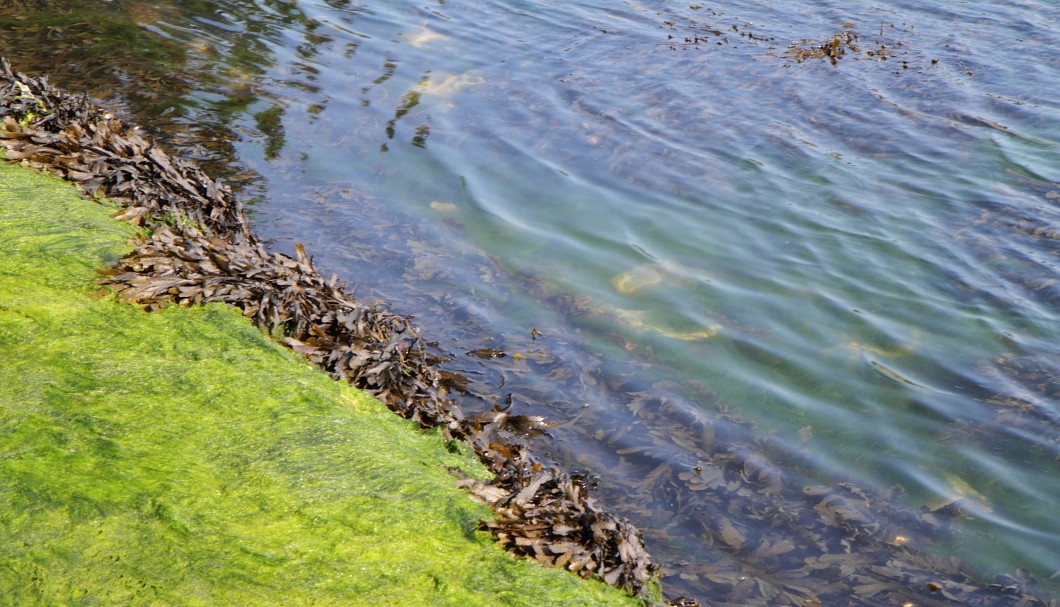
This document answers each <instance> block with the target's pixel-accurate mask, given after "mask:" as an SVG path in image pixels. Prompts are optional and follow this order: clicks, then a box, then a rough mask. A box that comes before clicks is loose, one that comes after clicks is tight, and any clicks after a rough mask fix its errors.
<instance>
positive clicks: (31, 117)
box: [0, 61, 1057, 607]
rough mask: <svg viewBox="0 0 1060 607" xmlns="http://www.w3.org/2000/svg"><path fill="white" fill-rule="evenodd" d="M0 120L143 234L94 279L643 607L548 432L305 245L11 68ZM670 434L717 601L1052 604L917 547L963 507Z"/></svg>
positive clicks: (640, 582) (606, 528)
mask: <svg viewBox="0 0 1060 607" xmlns="http://www.w3.org/2000/svg"><path fill="white" fill-rule="evenodd" d="M0 117H2V118H3V126H2V128H0V145H3V146H5V147H6V148H7V158H8V159H9V160H19V161H22V162H23V163H25V164H29V165H31V166H36V167H39V168H44V169H48V170H51V171H54V172H57V173H59V174H60V175H62V176H64V177H65V178H67V179H69V180H71V181H74V182H77V183H78V184H79V185H80V187H81V188H82V189H83V190H84V191H85V192H86V193H87V194H88V195H89V196H106V197H108V198H111V199H113V200H115V201H117V202H118V203H120V204H121V205H122V207H123V208H122V210H121V211H120V212H119V213H118V214H117V216H118V217H120V218H122V219H126V220H128V221H131V222H133V223H135V224H137V225H141V226H144V227H145V228H147V229H148V230H149V236H145V237H142V238H141V239H140V240H139V241H138V242H137V243H136V245H137V248H136V250H134V251H133V252H131V253H129V254H128V255H126V256H125V257H124V258H123V259H121V260H119V261H118V262H116V263H115V264H113V267H112V268H110V269H109V270H106V274H107V275H106V276H105V277H104V278H103V279H102V280H101V283H102V284H104V285H107V286H109V287H110V288H112V289H114V290H115V291H117V292H118V295H119V297H120V298H121V299H122V300H124V301H128V302H131V303H136V304H140V305H142V306H144V307H145V308H146V309H148V310H152V309H155V308H159V307H162V306H165V305H167V304H170V303H176V304H180V305H194V304H198V303H203V302H213V301H219V302H225V303H228V304H230V305H233V306H235V307H237V308H239V309H241V310H242V312H243V313H244V314H245V315H246V316H248V317H250V318H251V319H253V320H254V322H255V323H256V324H257V325H258V326H259V327H261V328H262V329H263V330H264V331H266V332H268V333H270V334H271V335H273V336H275V337H276V338H277V339H279V340H282V341H283V343H285V344H287V345H288V346H289V347H291V348H292V349H293V350H295V351H296V352H299V353H301V354H303V355H305V356H306V357H308V358H310V359H311V360H313V361H314V362H316V363H317V364H319V365H320V366H321V367H323V368H324V369H325V370H326V371H327V372H328V373H330V374H331V375H332V376H334V377H335V378H338V379H344V380H348V381H350V382H351V383H353V384H354V385H356V386H357V387H359V388H361V389H363V390H365V391H367V392H369V393H371V394H374V395H376V396H377V397H378V398H379V399H380V400H382V401H383V402H384V403H386V404H387V405H388V406H389V407H390V408H391V409H392V410H394V411H395V412H397V413H398V414H400V415H402V416H403V417H406V418H409V419H412V420H416V421H417V422H419V423H420V424H421V425H422V426H424V427H434V428H439V429H440V430H441V431H442V432H443V433H444V435H445V436H446V437H447V438H449V439H454V440H462V441H466V442H467V443H468V444H470V445H471V446H472V447H473V448H474V450H475V452H476V453H477V454H478V456H479V458H480V459H481V460H482V461H483V462H484V463H485V465H486V466H487V468H488V469H489V470H490V471H491V472H492V473H493V474H494V478H493V480H491V481H489V482H483V481H479V480H475V479H472V478H469V477H467V475H462V474H461V473H460V472H459V471H454V474H456V475H457V476H458V477H459V478H460V480H459V481H458V483H459V484H460V485H461V486H463V487H465V488H467V489H468V490H469V491H470V492H471V494H472V495H473V496H475V497H476V498H477V499H479V500H481V501H483V502H485V503H487V504H489V505H490V506H491V507H492V509H493V511H494V512H495V513H496V519H495V520H490V521H485V522H483V523H481V528H482V529H485V530H488V531H489V532H490V533H492V534H493V535H494V536H495V537H496V538H497V539H498V540H499V541H500V542H501V543H502V544H503V545H504V546H505V547H507V548H508V549H509V550H510V551H512V552H514V553H515V554H518V555H522V556H526V557H530V558H534V559H536V560H538V561H540V562H543V563H545V564H549V565H553V566H557V567H563V568H565V569H567V570H570V571H573V572H576V573H577V574H579V575H581V576H583V577H599V578H600V579H602V580H603V581H605V582H606V583H608V584H611V585H613V586H616V587H619V588H623V589H625V590H626V591H628V592H629V593H630V594H632V595H634V596H640V597H643V598H645V599H646V600H649V601H650V600H651V599H650V597H649V595H650V594H651V593H652V592H654V589H655V588H656V585H655V583H654V582H653V578H654V576H655V575H656V572H657V566H656V565H655V564H654V563H653V562H652V559H651V558H650V556H649V555H648V554H647V552H646V550H645V548H644V545H643V543H642V541H641V537H640V534H639V533H638V531H637V530H636V529H635V528H633V527H632V526H631V525H630V524H629V523H627V522H625V521H623V520H621V519H618V518H616V517H614V516H612V515H611V514H609V513H607V512H605V511H604V510H603V509H602V508H601V507H600V506H599V505H598V504H597V503H596V502H595V501H594V500H593V499H592V498H591V497H589V496H588V489H587V486H586V485H587V483H586V481H585V479H583V478H581V477H579V476H576V475H575V476H571V475H568V474H566V473H565V472H563V471H562V470H560V469H558V468H557V467H556V466H555V465H553V464H551V463H550V462H547V461H544V460H541V459H539V458H538V457H536V456H535V455H534V454H532V453H531V452H530V451H529V450H528V448H527V445H526V442H525V440H524V438H523V437H524V436H525V435H527V434H534V433H537V432H540V431H543V430H544V429H546V428H547V427H548V424H546V423H545V422H544V420H542V419H540V418H537V417H531V416H524V415H515V414H513V413H512V412H511V411H509V410H507V409H500V408H494V409H492V410H490V411H486V412H483V413H477V414H473V415H464V414H463V413H462V412H461V411H460V409H459V408H458V406H457V404H456V403H455V402H454V400H453V399H452V398H450V397H449V394H450V388H452V387H454V384H452V383H451V382H452V381H454V379H453V378H451V377H449V376H448V375H446V374H444V373H442V372H440V371H439V370H438V369H437V367H436V364H437V362H438V361H439V359H438V358H437V357H436V356H434V355H432V354H431V353H430V352H429V350H428V347H427V344H426V343H425V342H424V340H423V339H422V338H420V337H419V336H418V335H417V334H416V331H415V328H414V327H413V326H412V325H411V323H410V321H409V319H408V318H405V317H400V316H395V315H393V314H389V313H388V312H387V311H385V310H383V309H381V308H378V307H372V306H365V305H363V304H361V303H359V302H358V301H357V300H355V299H354V298H353V297H352V296H350V295H348V294H346V293H345V292H344V289H343V285H342V284H341V283H340V282H339V281H338V279H337V278H334V277H332V278H330V279H325V278H324V277H322V276H320V275H319V274H318V273H317V271H316V270H315V268H314V267H313V263H312V260H311V258H310V257H309V255H308V254H307V253H306V251H305V250H303V249H302V248H301V247H296V252H297V253H296V257H295V258H291V257H287V256H285V255H281V254H277V253H269V252H267V251H266V250H265V248H264V246H263V245H262V244H261V242H260V241H259V240H258V239H257V237H256V236H255V235H254V234H253V232H252V231H251V229H250V227H249V224H248V221H247V218H246V216H245V214H244V213H243V210H242V208H241V206H240V204H239V203H238V201H236V200H235V199H234V198H233V196H232V194H231V192H230V191H229V190H228V189H227V188H226V187H224V186H223V185H220V184H217V183H216V182H214V181H213V180H212V179H210V178H209V177H207V176H206V175H205V174H203V173H202V172H201V171H200V170H198V169H197V168H195V167H194V166H192V165H190V164H188V163H186V162H183V161H181V160H178V159H173V158H171V157H170V156H169V155H168V154H166V153H165V152H164V151H163V150H161V149H160V148H159V147H157V146H156V145H154V144H153V143H151V142H150V141H147V140H146V139H145V138H144V137H142V136H141V135H140V134H139V132H138V130H137V129H136V128H135V127H133V128H128V127H126V126H125V125H123V124H122V123H121V122H119V121H118V120H116V119H114V118H113V117H111V116H110V115H109V114H107V113H106V112H105V111H104V110H102V109H100V108H98V107H95V106H93V105H92V104H90V103H89V102H88V101H87V100H86V99H85V98H84V97H81V96H77V95H68V94H65V93H63V92H61V91H58V90H56V89H54V88H52V87H50V86H49V85H48V84H47V82H46V81H45V80H44V79H43V78H29V77H27V76H25V75H22V74H15V73H13V72H12V71H11V69H10V66H9V65H8V64H7V62H6V61H3V63H2V65H0ZM456 379H459V378H456ZM679 433H680V435H681V436H680V438H681V439H682V440H685V441H686V442H688V443H689V444H690V445H692V447H690V448H691V449H693V450H694V452H695V453H696V455H697V456H698V457H701V464H698V465H696V466H695V468H691V469H689V470H686V471H679V468H678V467H677V466H676V464H675V465H671V462H662V463H660V464H659V465H658V467H657V468H656V470H655V471H654V472H652V473H651V474H650V475H649V477H650V478H646V479H645V484H646V485H651V486H652V489H651V491H652V492H653V494H655V493H660V494H666V493H670V492H672V491H673V489H674V487H675V486H676V483H682V484H683V486H687V489H688V493H687V496H689V497H686V498H685V499H687V502H686V503H683V504H682V511H681V516H682V517H684V518H685V519H687V520H688V521H690V523H694V524H696V525H700V526H701V527H702V528H703V530H704V532H703V535H704V536H705V537H708V538H710V539H711V540H712V542H713V546H714V548H715V549H716V550H717V551H718V553H719V554H725V555H729V556H731V557H733V559H734V562H738V563H740V565H739V566H738V569H734V570H730V569H727V568H724V567H721V566H717V567H715V566H713V565H712V564H707V563H704V564H703V565H702V567H701V571H702V573H701V575H702V576H704V577H705V578H706V579H708V580H709V581H710V587H711V588H712V589H714V590H717V594H718V596H722V597H725V598H724V600H725V601H726V602H728V603H729V604H735V605H802V606H806V607H813V606H816V605H848V604H849V605H870V606H880V607H882V606H905V605H909V606H924V607H940V606H955V605H989V606H1010V607H1045V606H1051V607H1055V606H1056V605H1057V602H1056V601H1055V600H1053V601H1047V600H1044V599H1042V598H1040V597H1039V596H1037V595H1036V594H1035V587H1036V582H1035V580H1034V579H1033V577H1031V576H1030V575H1029V574H1027V573H1026V572H1023V571H1020V572H1017V573H1016V575H1015V577H1012V576H1006V575H998V576H996V577H995V578H994V579H993V580H992V581H990V582H984V581H982V580H980V579H977V578H976V577H975V576H974V574H972V573H971V572H969V570H968V569H967V568H966V567H965V566H964V565H963V564H962V563H961V562H960V561H958V560H957V559H953V558H948V557H943V556H936V555H930V554H926V553H923V552H920V551H919V550H918V549H917V548H916V547H915V546H916V545H917V544H923V543H929V541H930V539H931V538H937V537H944V536H945V534H946V533H947V530H948V528H949V520H950V519H951V518H953V517H958V516H961V515H962V514H963V513H964V509H963V508H962V506H961V504H960V502H951V503H949V504H946V505H943V506H941V507H938V508H935V509H923V510H921V511H918V512H911V511H909V510H906V509H904V508H903V507H902V506H900V505H899V504H898V500H897V499H896V495H890V496H886V495H885V496H880V495H875V494H872V493H870V492H868V491H865V490H863V489H862V488H859V487H857V486H854V485H852V484H849V483H842V484H839V485H838V486H835V487H825V486H807V487H802V486H799V485H798V484H797V483H792V482H790V479H788V478H787V477H786V476H785V474H784V473H783V471H781V470H780V469H778V468H777V467H776V466H774V465H773V464H771V463H770V462H769V461H768V460H767V459H766V458H765V457H764V456H761V455H759V454H756V453H755V452H753V451H752V448H751V447H748V446H743V445H740V444H730V443H726V442H725V441H724V440H722V439H721V438H720V437H716V436H715V433H714V427H713V426H712V425H711V424H710V423H708V422H705V421H703V420H697V419H691V420H689V421H688V423H687V424H685V425H684V426H683V427H681V428H680V429H679ZM644 438H645V441H646V442H648V443H650V442H651V440H652V437H651V436H646V437H644ZM896 493H897V492H896ZM683 495H684V494H683ZM748 521H756V522H757V526H752V525H751V524H749V523H748ZM920 540H926V541H924V542H921V541H920ZM671 604H674V605H681V606H684V607H691V606H692V605H695V604H696V603H695V601H693V600H691V599H676V600H674V601H672V603H671Z"/></svg>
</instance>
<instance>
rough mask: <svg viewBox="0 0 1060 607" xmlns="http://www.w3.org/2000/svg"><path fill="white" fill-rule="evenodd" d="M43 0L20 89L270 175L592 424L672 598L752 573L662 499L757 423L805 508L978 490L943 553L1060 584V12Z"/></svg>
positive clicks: (368, 259)
mask: <svg viewBox="0 0 1060 607" xmlns="http://www.w3.org/2000/svg"><path fill="white" fill-rule="evenodd" d="M17 4H18V3H12V6H9V7H7V8H4V9H3V10H2V12H0V16H2V17H3V21H2V27H3V30H4V31H5V33H6V35H7V39H8V40H9V42H8V43H7V48H6V49H5V54H6V55H8V56H9V57H11V58H12V60H13V62H14V63H15V67H16V68H19V69H23V70H42V71H47V72H48V73H50V74H52V78H53V81H54V82H56V83H57V84H60V85H63V86H67V87H70V88H75V89H79V90H88V91H90V92H91V93H92V94H94V95H95V96H97V97H99V98H102V99H104V100H105V102H107V103H109V104H111V105H112V106H117V107H120V108H121V109H123V110H124V111H126V112H127V113H128V114H129V115H131V116H133V117H135V118H136V119H137V120H138V121H139V122H142V123H149V124H150V125H151V126H152V128H153V129H154V130H155V131H156V134H158V135H159V136H161V137H163V138H164V139H165V140H167V141H168V142H169V143H170V144H171V145H175V146H178V147H180V148H181V149H182V150H183V151H184V152H185V154H188V155H191V156H193V157H196V158H198V159H200V160H201V161H202V162H204V163H206V164H207V165H208V166H209V167H210V168H211V170H212V171H213V172H214V174H216V175H219V176H222V177H226V178H227V179H229V180H231V181H234V182H235V183H236V184H237V185H241V186H242V188H243V190H242V191H243V193H244V195H245V196H246V197H247V198H248V199H251V200H253V201H254V204H253V213H254V220H255V222H256V225H257V227H258V229H259V231H260V233H262V235H263V236H265V237H267V238H270V239H272V240H273V243H274V245H275V246H276V247H278V248H280V249H285V250H289V249H290V248H291V247H292V245H293V244H294V243H296V242H301V243H305V244H306V246H307V248H308V249H309V250H310V251H311V252H313V253H314V255H315V258H316V260H317V263H318V265H319V266H320V267H321V268H322V269H324V270H325V271H328V272H336V273H338V274H339V275H340V276H343V277H344V278H346V279H347V280H349V281H350V282H351V283H352V284H354V285H356V293H357V294H358V295H359V296H361V297H368V298H380V299H384V300H386V301H388V302H389V304H390V305H391V306H392V307H393V308H394V309H395V310H397V311H400V312H405V313H412V314H415V315H416V317H417V321H418V324H419V325H420V326H421V327H422V328H423V333H424V334H425V335H427V336H428V337H430V338H431V339H436V340H437V341H438V342H439V346H440V348H442V349H444V350H446V351H448V352H451V353H453V354H454V360H453V361H452V363H450V368H453V369H456V370H460V371H463V372H465V373H467V374H469V376H470V378H471V383H470V385H469V391H471V392H473V393H477V394H483V395H486V396H485V398H486V400H487V401H489V400H490V399H491V398H493V399H496V398H504V397H505V396H506V395H508V394H510V395H511V396H512V398H511V400H512V402H513V403H514V406H515V407H516V408H517V409H518V410H519V411H521V412H525V413H537V414H544V415H548V416H550V417H554V418H560V419H574V421H573V422H571V423H570V424H568V425H566V426H564V427H561V428H559V429H556V430H555V431H554V432H553V433H552V434H553V436H552V437H551V438H547V439H543V442H542V448H543V449H545V450H548V451H550V452H551V453H552V455H553V456H554V457H556V458H557V459H559V460H560V461H563V462H565V463H567V464H568V465H569V466H570V467H572V468H581V469H586V470H588V471H589V472H590V473H592V474H595V475H597V476H598V477H599V479H600V480H599V482H600V490H601V494H602V496H603V498H604V499H605V500H606V501H608V502H609V503H611V504H612V505H614V506H615V507H616V508H617V509H618V510H619V511H620V513H621V514H624V515H626V516H628V517H630V518H632V519H633V520H634V522H636V524H637V525H638V526H639V527H641V528H642V529H643V530H644V531H645V534H646V535H647V537H648V539H649V548H650V549H652V550H653V551H654V552H655V554H656V555H658V556H660V558H662V559H663V560H664V561H665V565H666V568H667V570H668V571H669V572H670V573H671V574H673V577H672V579H671V581H670V582H669V584H670V585H671V587H673V588H676V589H678V590H679V591H683V592H687V593H690V594H696V593H699V595H700V596H701V597H702V598H704V599H707V598H709V597H707V596H704V595H703V593H705V592H706V591H705V590H703V588H702V587H701V586H699V585H697V576H696V574H695V573H694V572H693V569H694V568H693V567H692V566H691V565H690V563H692V564H693V565H694V564H695V563H697V562H705V561H724V560H725V559H728V558H736V559H738V558H739V557H738V555H737V556H733V555H731V554H721V553H723V552H725V551H724V550H722V548H724V547H716V546H715V547H712V546H710V545H708V544H709V542H707V541H706V540H705V539H704V537H701V536H699V535H696V534H695V533H690V532H688V531H687V528H686V527H685V526H681V527H673V525H672V524H671V521H670V520H669V519H668V518H667V515H666V512H667V505H666V504H667V502H669V503H671V506H672V509H673V511H674V512H676V511H678V510H680V508H679V507H678V505H676V504H679V503H680V501H681V498H680V497H679V496H677V497H674V496H670V497H669V498H667V499H661V498H660V496H659V492H658V491H657V489H658V487H655V486H651V485H650V483H647V482H646V481H645V479H646V478H648V477H650V476H651V474H652V473H653V472H657V471H658V470H660V468H659V467H658V466H661V465H662V464H666V465H667V466H670V467H672V468H674V469H675V470H685V469H687V468H690V467H691V466H692V465H694V464H695V461H694V457H692V456H690V453H691V452H690V451H688V450H683V447H682V445H681V442H680V441H668V440H661V439H659V438H658V437H659V436H660V435H662V434H666V432H667V430H668V429H669V428H672V427H674V425H675V424H683V423H685V422H684V421H682V420H687V419H704V418H706V419H710V418H712V417H713V416H721V418H724V419H729V418H731V417H733V416H738V417H739V418H741V420H742V421H743V422H745V423H748V424H753V425H754V428H753V429H752V430H750V431H748V433H747V436H748V437H757V439H758V440H761V439H763V438H768V439H769V442H770V444H771V445H773V446H774V449H776V450H779V451H783V452H785V453H788V454H791V460H792V462H795V461H797V462H799V463H797V464H796V463H791V464H790V466H791V468H790V470H788V471H787V473H788V474H791V475H793V476H794V477H796V478H801V479H803V481H804V482H806V483H810V482H819V483H825V484H833V483H837V482H840V481H847V480H849V481H853V482H854V483H856V484H858V485H860V486H865V487H871V488H879V489H886V488H888V487H891V486H893V485H901V486H902V487H903V488H904V490H905V496H904V498H903V500H904V502H905V503H906V504H907V505H909V506H911V507H919V506H921V505H937V504H940V503H945V502H947V501H950V500H952V499H954V498H958V497H962V498H963V499H964V500H965V502H964V503H965V504H966V507H967V509H968V511H969V512H970V514H971V515H972V518H971V519H967V520H963V519H962V521H961V523H960V524H961V525H962V526H963V527H965V528H966V530H967V531H966V532H965V533H964V534H963V535H962V536H961V539H960V540H959V541H955V542H954V543H953V544H951V545H945V546H941V547H937V548H936V549H937V550H941V551H942V552H945V553H950V554H955V555H957V556H960V557H961V558H963V559H966V560H968V561H969V562H971V563H972V564H973V566H974V567H975V568H976V570H977V571H978V572H979V574H980V575H982V576H984V577H986V578H989V576H990V575H992V574H994V573H997V572H1011V571H1013V570H1015V569H1016V568H1017V567H1026V568H1028V569H1030V570H1031V571H1032V572H1034V573H1035V574H1036V575H1037V576H1038V577H1039V579H1040V580H1041V582H1042V585H1043V586H1046V587H1048V588H1049V589H1051V590H1055V588H1056V586H1057V583H1058V581H1060V576H1057V575H1056V574H1055V573H1054V572H1057V571H1058V569H1060V517H1058V516H1057V515H1056V514H1055V512H1056V508H1057V504H1058V503H1060V444H1058V443H1060V345H1058V344H1060V322H1058V321H1060V312H1058V307H1057V304H1058V303H1060V272H1058V269H1057V263H1058V260H1060V258H1058V255H1060V184H1058V183H1057V181H1058V179H1060V147H1058V143H1060V102H1058V101H1057V97H1056V95H1055V91H1056V90H1057V89H1058V87H1060V53H1057V52H1056V49H1058V48H1060V31H1058V27H1060V23H1058V15H1060V9H1058V8H1057V7H1056V6H1055V5H1051V4H1049V3H1047V2H1035V1H1029V0H1028V1H1021V2H1005V3H1001V2H987V1H982V0H975V1H970V2H963V3H945V4H944V5H943V6H923V5H922V4H923V3H916V2H901V1H898V0H885V1H883V2H863V1H861V0H854V1H847V2H838V1H826V2H813V3H809V2H802V3H798V4H788V5H783V4H782V5H777V3H764V2H744V3H729V4H703V5H699V4H692V5H689V4H688V3H672V2H662V1H648V0H643V1H640V2H632V1H627V2H579V3H551V2H525V1H522V2H521V1H509V2H499V1H489V0H478V1H474V2H452V1H450V2H446V1H445V0H437V1H435V2H427V1H424V2H420V3H407V2H392V3H386V4H385V5H383V4H382V3H354V2H350V1H344V0H330V1H323V0H316V1H298V2H279V1H272V2H262V3H249V2H238V1H221V0H217V1H206V0H200V1H199V2H180V3H167V2H120V1H116V2H113V3H109V4H107V5H106V6H103V7H98V6H91V7H89V6H88V5H89V4H98V3H69V2H67V3H61V4H59V5H52V6H51V7H50V8H49V9H48V10H47V13H46V15H47V16H46V17H45V16H44V14H45V13H41V12H35V11H34V10H30V9H29V8H19V7H18V6H17ZM35 4H38V5H39V4H40V3H35ZM45 4H46V3H45ZM375 4H379V6H376V5H375ZM936 4H937V3H936ZM59 6H61V7H62V8H61V9H60V8H57V7H59ZM33 8H36V9H39V8H40V7H39V6H37V7H33ZM89 10H91V11H93V13H92V19H87V18H86V17H84V15H85V14H87V13H86V11H89ZM97 13H102V14H103V15H105V18H104V17H100V16H99V15H98V14H97ZM848 34H850V35H848ZM837 36H838V37H837ZM42 40H43V41H49V42H46V43H44V46H45V47H46V48H47V49H48V50H47V52H43V53H42V52H41V46H42V43H41V41H42ZM830 41H834V44H832V46H830V47H828V48H830V49H832V51H833V53H832V55H833V57H828V56H822V55H823V54H824V53H823V52H822V51H820V48H821V45H823V44H827V43H829V42H830ZM792 44H794V48H792V46H791V45H792ZM800 50H801V52H800ZM839 50H842V51H843V54H842V55H841V56H839V55H838V51H839ZM502 354H503V355H504V356H503V357H502V356H501V355H502ZM490 395H494V396H490ZM660 398H661V399H662V400H661V401H660ZM472 402H474V401H472ZM660 402H662V403H663V404H662V406H660V405H659V403H660ZM646 403H654V404H653V405H652V406H651V407H649V408H650V409H651V412H650V415H648V414H645V407H646V406H647V405H646ZM689 416H691V417H689ZM741 427H742V426H741ZM653 431H654V434H653ZM741 432H742V431H741ZM645 437H648V439H649V440H648V444H650V445H652V447H651V448H650V450H649V449H648V448H647V447H644V446H643V443H644V438H645ZM747 440H754V439H753V438H748V439H747ZM1050 576H1053V577H1052V578H1050Z"/></svg>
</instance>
